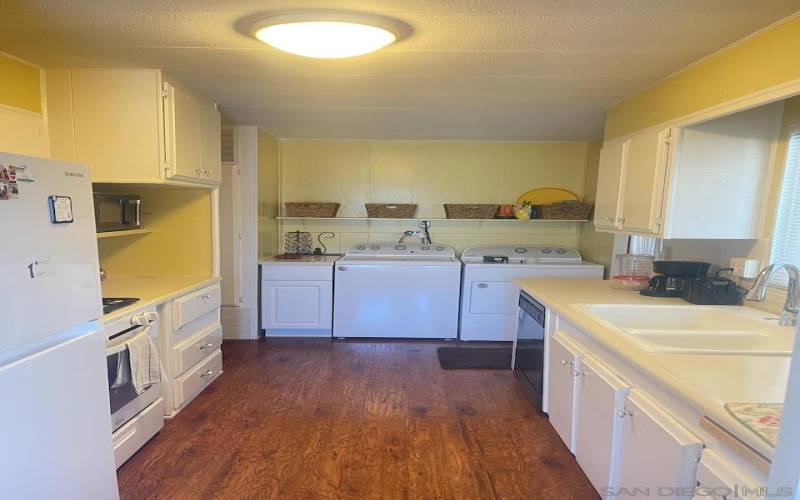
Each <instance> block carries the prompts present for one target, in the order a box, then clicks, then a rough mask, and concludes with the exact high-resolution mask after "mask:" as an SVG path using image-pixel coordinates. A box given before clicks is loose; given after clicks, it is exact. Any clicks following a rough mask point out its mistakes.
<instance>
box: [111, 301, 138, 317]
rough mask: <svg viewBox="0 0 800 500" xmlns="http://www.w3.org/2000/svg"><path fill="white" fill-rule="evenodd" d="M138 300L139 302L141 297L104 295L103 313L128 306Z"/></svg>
mask: <svg viewBox="0 0 800 500" xmlns="http://www.w3.org/2000/svg"><path fill="white" fill-rule="evenodd" d="M136 302H139V299H138V298H136V297H103V314H108V313H110V312H114V311H116V310H117V309H122V308H123V307H128V306H129V305H131V304H134V303H136Z"/></svg>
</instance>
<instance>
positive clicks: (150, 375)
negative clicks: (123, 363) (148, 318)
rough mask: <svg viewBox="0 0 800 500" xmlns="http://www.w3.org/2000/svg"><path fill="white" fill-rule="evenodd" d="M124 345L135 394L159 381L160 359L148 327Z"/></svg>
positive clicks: (160, 372)
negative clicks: (126, 349)
mask: <svg viewBox="0 0 800 500" xmlns="http://www.w3.org/2000/svg"><path fill="white" fill-rule="evenodd" d="M125 347H127V348H128V359H129V360H130V363H131V384H133V388H134V389H135V390H136V393H137V394H141V393H143V392H144V391H145V389H147V388H148V387H150V386H151V385H153V384H157V383H159V382H161V380H162V376H161V374H162V372H163V370H162V368H161V360H159V358H158V349H157V348H156V345H155V344H154V343H153V339H151V338H150V328H149V327H148V328H145V329H144V330H142V331H141V332H140V333H139V334H138V335H134V336H133V337H131V339H130V340H127V341H126V342H125Z"/></svg>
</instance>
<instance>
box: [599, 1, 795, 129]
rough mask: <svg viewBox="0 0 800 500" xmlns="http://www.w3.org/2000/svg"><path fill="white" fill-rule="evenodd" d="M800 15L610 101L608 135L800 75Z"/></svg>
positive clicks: (691, 110) (723, 101)
mask: <svg viewBox="0 0 800 500" xmlns="http://www.w3.org/2000/svg"><path fill="white" fill-rule="evenodd" d="M798 47H800V16H795V17H793V18H789V19H787V20H786V21H785V22H783V23H781V24H778V25H776V26H774V27H772V28H771V29H769V30H767V31H764V32H762V33H759V34H757V35H755V36H753V37H752V38H749V39H746V40H744V41H742V42H741V43H738V44H736V45H733V46H731V47H729V48H727V49H725V50H723V51H721V52H719V53H717V54H714V55H712V56H710V57H708V58H706V59H704V60H702V61H700V62H698V63H697V64H694V65H692V66H689V67H687V68H685V69H684V70H682V71H680V72H679V73H676V74H675V75H673V76H671V77H669V78H667V79H666V80H664V81H662V82H660V83H658V84H656V85H654V86H652V87H650V88H648V89H646V90H644V91H643V92H641V93H639V94H637V95H635V96H633V97H631V98H629V99H627V100H625V101H622V102H620V103H619V104H616V105H615V106H612V107H611V109H609V110H608V114H607V116H606V128H605V139H606V140H610V139H614V138H616V137H621V136H623V135H626V134H629V133H632V132H635V131H637V130H641V129H645V128H648V127H651V126H653V125H657V124H659V123H664V122H667V121H670V120H673V119H676V118H679V117H682V116H685V115H688V114H691V113H694V112H697V111H700V110H703V109H706V108H710V107H713V106H715V105H719V104H722V103H725V102H728V101H731V100H733V99H736V98H739V97H743V96H746V95H749V94H752V93H755V92H758V91H760V90H763V89H767V88H770V87H773V86H776V85H780V84H783V83H787V82H791V81H793V80H797V79H800V64H798V60H800V56H799V55H798Z"/></svg>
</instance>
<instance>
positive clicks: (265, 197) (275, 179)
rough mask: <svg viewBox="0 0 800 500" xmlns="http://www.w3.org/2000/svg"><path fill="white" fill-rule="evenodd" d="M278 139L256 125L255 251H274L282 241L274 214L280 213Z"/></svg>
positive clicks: (264, 252)
mask: <svg viewBox="0 0 800 500" xmlns="http://www.w3.org/2000/svg"><path fill="white" fill-rule="evenodd" d="M279 167H280V164H279V142H278V139H276V138H275V137H273V136H271V135H269V134H268V133H266V132H264V131H263V130H261V129H258V216H259V231H258V252H259V254H262V255H266V254H273V253H278V252H279V250H280V248H281V247H282V245H283V243H282V240H281V237H280V231H279V229H278V221H277V220H275V217H277V216H278V215H280V201H279V193H280V175H279Z"/></svg>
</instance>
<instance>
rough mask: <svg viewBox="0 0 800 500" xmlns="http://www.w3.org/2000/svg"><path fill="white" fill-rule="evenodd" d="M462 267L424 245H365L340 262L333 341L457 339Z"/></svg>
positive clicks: (449, 253) (438, 248) (447, 252)
mask: <svg viewBox="0 0 800 500" xmlns="http://www.w3.org/2000/svg"><path fill="white" fill-rule="evenodd" d="M460 290H461V262H460V261H459V260H458V259H457V258H456V257H455V252H453V249H452V248H450V247H448V246H444V245H432V244H423V243H397V244H396V243H364V244H361V245H357V246H355V247H352V248H351V249H350V250H348V251H347V253H345V256H344V257H343V258H341V259H339V260H338V261H337V262H336V267H335V272H334V293H333V336H334V337H378V338H380V337H383V338H443V339H452V338H456V337H458V302H459V292H460Z"/></svg>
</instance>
